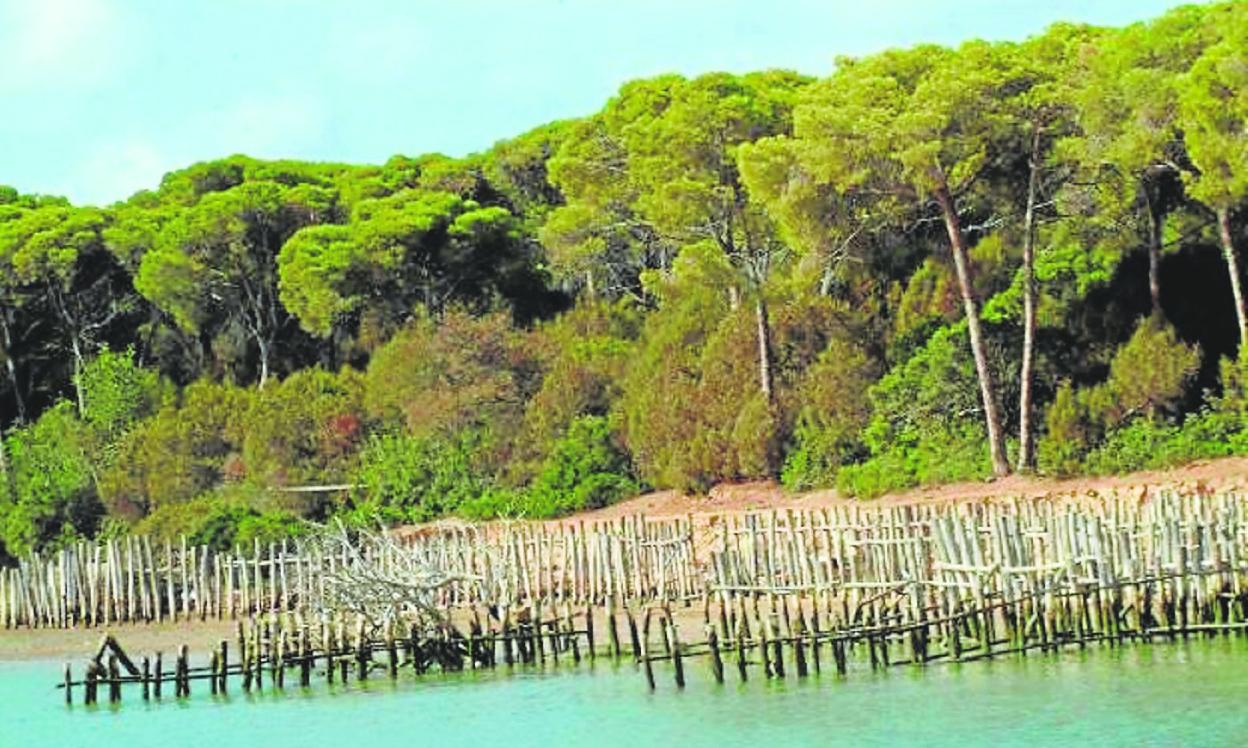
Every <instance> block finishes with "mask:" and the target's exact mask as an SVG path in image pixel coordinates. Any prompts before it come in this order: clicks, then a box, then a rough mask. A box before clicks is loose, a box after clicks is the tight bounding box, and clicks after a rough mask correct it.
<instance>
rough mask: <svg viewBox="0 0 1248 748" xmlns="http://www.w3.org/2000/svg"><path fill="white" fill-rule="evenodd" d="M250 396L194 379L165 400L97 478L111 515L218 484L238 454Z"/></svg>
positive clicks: (136, 511) (137, 512) (139, 511)
mask: <svg viewBox="0 0 1248 748" xmlns="http://www.w3.org/2000/svg"><path fill="white" fill-rule="evenodd" d="M253 394H254V393H253V392H251V391H249V390H243V389H239V388H237V387H233V386H230V385H220V384H214V383H212V382H207V381H201V382H195V383H194V384H191V385H190V386H188V387H187V388H186V389H185V390H183V392H182V398H181V402H180V403H166V404H165V405H164V406H163V407H161V409H160V410H159V411H158V412H157V413H156V414H155V415H154V416H153V417H151V418H149V419H147V420H146V421H143V422H141V423H139V424H138V425H136V426H135V427H134V428H133V429H131V430H130V432H129V433H127V434H126V436H125V437H124V438H122V439H121V441H120V442H119V443H118V444H117V448H116V459H115V460H113V461H112V463H111V464H110V465H108V466H107V467H106V469H105V470H104V471H103V472H102V473H101V476H100V495H101V497H102V498H103V500H104V502H105V504H106V505H107V506H108V508H109V513H110V514H112V515H114V516H117V517H122V518H128V519H132V520H133V519H138V518H140V517H142V516H144V515H146V514H148V513H149V512H152V511H155V510H156V509H158V508H160V507H161V506H162V505H164V504H176V503H181V502H186V501H189V500H190V499H192V498H194V497H196V496H199V495H201V494H203V493H204V492H206V491H209V490H211V489H213V488H215V487H216V486H218V485H220V484H221V483H222V480H223V477H224V467H225V464H226V462H227V460H228V459H230V458H231V455H238V454H239V453H240V452H241V448H242V445H241V444H240V443H239V441H238V438H239V434H240V433H242V432H243V428H242V426H241V421H242V419H243V418H244V417H245V416H246V414H247V411H248V408H249V404H250V401H251V398H252V396H253Z"/></svg>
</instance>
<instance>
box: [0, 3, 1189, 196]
mask: <svg viewBox="0 0 1248 748" xmlns="http://www.w3.org/2000/svg"><path fill="white" fill-rule="evenodd" d="M1177 4H1179V3H1177V2H1175V1H1174V0H766V1H765V2H764V1H763V0H627V2H624V1H610V2H609V1H608V0H395V1H392V2H382V1H379V0H0V184H9V185H12V186H14V187H17V188H18V189H19V190H20V191H22V192H29V193H44V194H56V195H65V196H67V197H69V198H70V199H72V200H73V201H74V202H79V203H94V204H107V203H111V202H113V201H116V200H121V199H124V198H125V197H127V196H129V195H130V194H132V193H133V192H135V191H137V190H140V189H144V188H152V187H155V186H156V185H157V184H159V182H160V178H161V176H162V175H163V174H164V173H165V172H167V171H170V170H173V169H178V168H181V167H184V166H187V165H189V164H191V163H194V162H196V161H202V160H206V159H212V158H219V157H222V156H227V155H230V154H233V153H246V154H249V155H252V156H256V157H261V158H298V159H310V160H318V161H347V162H357V163H380V162H383V161H385V160H386V159H387V158H389V157H390V156H391V155H394V154H396V153H403V154H408V155H415V154H420V153H427V152H433V151H438V152H442V153H446V154H449V155H453V156H459V155H463V154H466V153H471V152H473V151H480V150H484V149H486V148H488V147H489V146H490V145H491V144H492V143H494V142H495V141H497V140H499V139H503V138H507V137H511V136H514V135H518V134H520V133H522V132H524V131H526V130H528V129H530V128H531V127H534V126H536V125H539V124H542V123H544V122H549V121H551V120H555V119H562V118H566V117H575V116H581V115H586V114H590V113H592V112H594V111H596V110H598V109H599V108H601V107H602V105H603V104H604V103H605V102H606V100H607V99H608V98H609V97H610V96H611V95H612V94H613V93H614V92H615V91H616V90H617V89H618V88H619V86H620V84H621V83H623V82H624V81H627V80H630V79H633V78H639V77H646V76H651V75H656V74H659V73H667V72H678V73H683V74H685V75H697V74H699V73H703V72H708V71H713V70H727V71H732V72H745V71H749V70H758V69H765V68H790V69H795V70H798V71H801V72H804V73H809V74H812V75H824V74H827V73H829V72H830V71H831V69H832V65H833V60H834V58H835V57H837V56H839V55H860V54H866V53H870V52H875V51H878V50H881V49H885V48H888V47H895V46H907V45H911V44H916V43H919V42H936V43H942V44H957V43H958V42H961V41H963V40H966V39H970V38H974V37H980V38H986V39H1022V38H1024V37H1026V36H1029V35H1031V34H1034V33H1038V32H1040V31H1042V30H1043V29H1044V28H1045V27H1046V26H1047V25H1049V24H1050V23H1052V22H1053V21H1057V20H1071V21H1082V22H1088V23H1097V24H1109V25H1121V24H1125V23H1129V22H1132V21H1136V20H1143V19H1146V18H1150V17H1153V16H1156V15H1159V14H1161V13H1162V12H1164V11H1165V10H1166V9H1167V8H1170V7H1173V6H1175V5H1177Z"/></svg>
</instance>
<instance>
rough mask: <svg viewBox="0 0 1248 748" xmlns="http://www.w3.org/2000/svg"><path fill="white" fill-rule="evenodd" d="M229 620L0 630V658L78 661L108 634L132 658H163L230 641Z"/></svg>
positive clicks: (94, 649) (198, 650)
mask: <svg viewBox="0 0 1248 748" xmlns="http://www.w3.org/2000/svg"><path fill="white" fill-rule="evenodd" d="M234 632H235V624H234V623H233V622H230V621H206V622H204V623H200V622H198V621H195V622H191V623H162V624H135V625H131V624H120V625H117V626H111V627H108V628H105V627H102V626H101V627H99V628H94V629H91V628H82V629H16V630H0V661H4V660H47V659H51V660H65V661H67V662H72V663H75V664H77V663H79V662H82V661H84V660H86V659H87V658H88V657H90V656H92V655H94V654H95V651H96V649H97V648H98V647H99V645H100V638H101V637H102V636H103V635H104V634H105V633H109V634H112V635H113V636H114V637H116V639H117V641H118V642H119V643H120V644H121V646H122V648H124V649H125V650H126V652H127V653H129V654H132V655H133V656H135V657H139V656H142V655H143V654H145V653H146V654H151V653H155V652H164V653H165V656H166V658H168V657H170V656H171V655H172V653H173V652H176V651H177V649H178V647H179V646H181V645H183V644H185V645H187V646H188V647H190V650H191V653H192V654H195V653H203V652H207V651H209V650H210V649H211V648H212V647H213V646H215V645H217V644H219V643H220V642H221V640H222V639H226V640H229V641H231V642H232V641H233V640H234Z"/></svg>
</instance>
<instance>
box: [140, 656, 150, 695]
mask: <svg viewBox="0 0 1248 748" xmlns="http://www.w3.org/2000/svg"><path fill="white" fill-rule="evenodd" d="M142 667H143V676H142V677H143V700H144V701H149V700H150V699H151V698H152V692H151V678H152V661H151V660H150V659H148V657H147V655H143V666H142Z"/></svg>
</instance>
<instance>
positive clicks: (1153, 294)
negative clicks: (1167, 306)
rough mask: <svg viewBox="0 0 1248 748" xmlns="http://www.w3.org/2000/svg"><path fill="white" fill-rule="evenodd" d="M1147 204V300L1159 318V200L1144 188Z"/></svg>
mask: <svg viewBox="0 0 1248 748" xmlns="http://www.w3.org/2000/svg"><path fill="white" fill-rule="evenodd" d="M1144 197H1145V201H1146V202H1147V203H1148V299H1149V302H1150V306H1151V308H1152V313H1153V316H1154V317H1156V318H1158V319H1160V318H1161V223H1162V216H1161V210H1160V207H1159V206H1158V205H1157V203H1158V201H1159V198H1158V197H1156V196H1155V195H1153V194H1152V193H1151V191H1150V190H1149V188H1148V187H1147V186H1145V187H1144Z"/></svg>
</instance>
